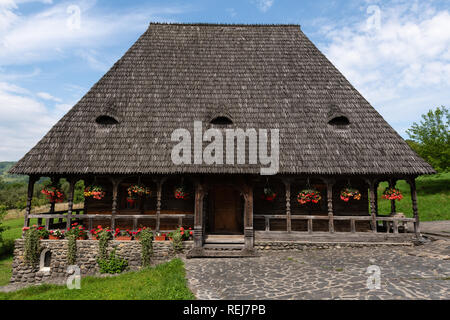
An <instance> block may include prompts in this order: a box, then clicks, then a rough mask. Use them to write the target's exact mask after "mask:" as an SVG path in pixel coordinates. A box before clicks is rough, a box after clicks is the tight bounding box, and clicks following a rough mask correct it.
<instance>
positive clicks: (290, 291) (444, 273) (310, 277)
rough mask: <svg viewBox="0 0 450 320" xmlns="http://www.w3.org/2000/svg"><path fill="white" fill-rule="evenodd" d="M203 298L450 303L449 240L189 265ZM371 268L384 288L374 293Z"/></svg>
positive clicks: (190, 275) (195, 287)
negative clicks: (369, 281) (377, 270)
mask: <svg viewBox="0 0 450 320" xmlns="http://www.w3.org/2000/svg"><path fill="white" fill-rule="evenodd" d="M185 263H186V272H187V278H188V283H189V287H190V288H191V290H192V291H193V292H194V294H195V295H196V297H197V298H198V299H230V300H233V299H251V300H254V299H255V300H271V299H296V300H297V299H390V300H391V299H450V241H445V240H439V241H435V242H431V243H428V244H425V245H423V246H417V247H372V248H332V249H325V250H307V251H297V252H293V251H290V252H286V251H283V252H264V253H263V254H262V256H261V257H258V258H243V259H230V258H228V259H223V258H220V259H188V260H185ZM370 265H377V266H379V267H380V268H381V288H380V289H379V290H369V289H368V288H367V279H368V277H369V275H368V274H366V271H367V268H368V267H369V266H370Z"/></svg>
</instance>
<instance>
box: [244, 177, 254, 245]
mask: <svg viewBox="0 0 450 320" xmlns="http://www.w3.org/2000/svg"><path fill="white" fill-rule="evenodd" d="M244 199H245V209H244V241H245V249H247V250H253V243H254V230H253V187H252V186H251V185H249V184H247V183H246V184H245V185H244Z"/></svg>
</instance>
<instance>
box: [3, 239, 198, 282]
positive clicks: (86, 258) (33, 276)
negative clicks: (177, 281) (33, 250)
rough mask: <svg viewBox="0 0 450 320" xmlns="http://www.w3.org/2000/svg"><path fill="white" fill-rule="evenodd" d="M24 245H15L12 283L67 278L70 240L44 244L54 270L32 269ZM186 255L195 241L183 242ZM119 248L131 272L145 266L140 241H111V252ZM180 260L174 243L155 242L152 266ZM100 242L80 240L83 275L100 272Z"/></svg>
mask: <svg viewBox="0 0 450 320" xmlns="http://www.w3.org/2000/svg"><path fill="white" fill-rule="evenodd" d="M24 243H25V241H24V240H23V239H18V240H16V242H15V249H14V260H13V264H12V277H11V283H39V282H52V281H51V280H54V279H58V278H67V277H68V273H67V267H68V263H67V245H68V241H67V240H41V241H40V248H41V253H42V252H43V251H44V250H48V251H50V252H51V259H50V269H49V270H45V269H41V267H40V265H39V263H38V265H36V266H34V267H32V266H29V265H28V264H26V263H25V261H24ZM183 245H184V250H183V253H181V254H184V253H186V252H187V251H189V250H190V249H191V248H192V246H193V243H192V241H186V242H183ZM113 248H116V254H117V256H119V257H121V258H124V259H126V260H128V265H129V267H130V269H132V270H137V269H139V267H140V266H141V244H140V242H139V241H115V240H112V241H109V244H108V252H111V251H112V249H113ZM175 256H176V254H175V252H174V251H173V250H172V243H171V242H170V241H164V242H163V241H161V242H159V241H156V242H153V257H152V264H154V265H156V264H160V263H163V262H166V261H169V260H170V259H172V258H174V257H175ZM97 257H98V241H95V240H78V241H77V261H76V265H78V266H79V267H80V270H81V275H93V274H97V273H98V272H99V269H98V265H97V261H96V260H97Z"/></svg>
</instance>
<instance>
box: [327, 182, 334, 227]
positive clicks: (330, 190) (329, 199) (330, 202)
mask: <svg viewBox="0 0 450 320" xmlns="http://www.w3.org/2000/svg"><path fill="white" fill-rule="evenodd" d="M327 203H328V218H329V219H330V220H329V223H328V231H329V232H330V233H334V212H333V183H332V182H331V181H328V182H327Z"/></svg>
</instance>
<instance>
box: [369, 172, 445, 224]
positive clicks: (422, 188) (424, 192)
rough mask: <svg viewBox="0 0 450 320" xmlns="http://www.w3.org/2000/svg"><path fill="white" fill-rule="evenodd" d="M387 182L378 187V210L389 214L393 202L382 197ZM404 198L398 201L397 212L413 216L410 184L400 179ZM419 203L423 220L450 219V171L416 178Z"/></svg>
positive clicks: (398, 186) (399, 186) (400, 187)
mask: <svg viewBox="0 0 450 320" xmlns="http://www.w3.org/2000/svg"><path fill="white" fill-rule="evenodd" d="M387 186H388V184H387V183H382V184H380V187H379V188H378V212H379V213H380V214H384V215H386V214H389V213H390V212H391V202H390V201H388V200H384V199H381V195H382V194H383V191H384V189H385V188H386V187H387ZM396 186H397V188H399V189H400V191H401V192H402V194H403V196H404V198H403V199H402V200H401V201H396V209H397V212H402V213H404V214H406V215H407V216H408V217H412V202H411V192H410V187H409V184H407V183H406V181H403V180H400V181H398V182H397V185H396ZM416 186H417V205H418V208H419V217H420V220H421V221H439V220H450V172H449V173H442V174H437V175H433V176H423V177H419V178H418V179H417V180H416Z"/></svg>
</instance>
